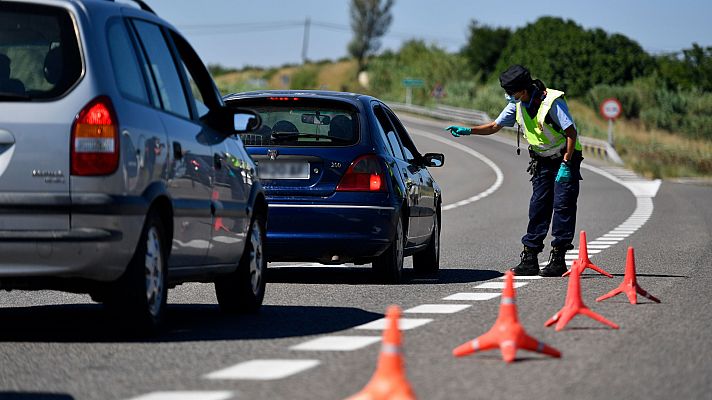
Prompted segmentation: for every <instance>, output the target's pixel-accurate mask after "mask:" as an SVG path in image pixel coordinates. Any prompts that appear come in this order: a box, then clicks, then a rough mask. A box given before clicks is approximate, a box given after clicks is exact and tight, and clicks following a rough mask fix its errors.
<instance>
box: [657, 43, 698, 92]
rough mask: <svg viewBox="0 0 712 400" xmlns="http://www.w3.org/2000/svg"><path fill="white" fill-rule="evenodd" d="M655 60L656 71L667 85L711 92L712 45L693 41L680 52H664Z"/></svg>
mask: <svg viewBox="0 0 712 400" xmlns="http://www.w3.org/2000/svg"><path fill="white" fill-rule="evenodd" d="M656 61H657V66H658V69H657V73H658V75H659V77H660V78H661V80H662V81H663V82H664V83H666V84H667V85H668V86H669V87H671V88H679V89H688V90H689V89H698V90H702V91H705V92H712V47H701V46H699V45H698V44H697V43H693V44H692V48H690V49H684V50H682V54H679V53H673V54H665V55H662V56H658V57H657V59H656Z"/></svg>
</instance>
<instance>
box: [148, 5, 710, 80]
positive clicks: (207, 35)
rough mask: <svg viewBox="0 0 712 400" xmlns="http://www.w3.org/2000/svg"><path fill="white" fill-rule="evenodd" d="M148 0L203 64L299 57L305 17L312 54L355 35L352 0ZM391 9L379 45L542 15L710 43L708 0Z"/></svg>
mask: <svg viewBox="0 0 712 400" xmlns="http://www.w3.org/2000/svg"><path fill="white" fill-rule="evenodd" d="M146 1H147V3H148V4H149V5H150V6H151V7H152V8H153V9H154V10H155V11H156V13H157V14H158V15H160V16H161V17H163V18H165V19H167V20H168V21H170V22H172V23H173V24H174V25H176V26H177V27H178V29H179V30H180V31H181V32H182V33H183V34H184V35H185V36H186V37H187V38H188V40H189V41H190V42H191V43H192V44H193V47H195V49H196V51H197V52H198V53H199V55H200V56H201V57H202V58H203V60H204V61H205V62H206V63H210V64H222V65H224V66H227V67H237V68H239V67H243V66H245V65H254V66H262V67H270V66H280V65H282V64H285V63H300V62H301V60H302V47H303V32H304V21H305V20H306V18H310V19H311V22H312V25H311V29H310V35H309V41H308V47H307V57H308V58H309V59H311V60H321V59H338V58H340V57H343V56H346V54H347V51H346V46H347V44H348V42H349V41H350V40H351V37H352V33H351V29H350V17H349V5H350V3H351V2H350V1H349V0H299V1H294V0H292V1H289V0H259V1H246V0H199V1H197V0H146ZM392 13H393V23H392V24H391V27H390V29H389V31H388V33H387V34H386V36H385V37H384V38H383V40H382V43H383V45H382V49H386V48H390V49H398V48H399V47H400V45H401V43H402V42H403V41H405V40H407V39H412V38H418V39H423V40H425V41H426V42H428V43H434V44H437V45H438V46H440V47H443V48H445V49H447V50H450V51H457V50H459V49H460V48H461V47H462V46H463V45H464V44H465V41H466V38H467V31H468V26H469V24H470V21H472V20H473V19H476V20H477V21H479V22H481V23H483V24H486V25H490V26H493V27H508V28H511V29H513V30H514V29H516V28H518V27H522V26H524V25H526V24H527V23H530V22H533V21H535V20H536V19H537V18H538V17H540V16H544V15H551V16H558V17H562V18H565V19H571V20H573V21H575V22H576V23H577V24H579V25H580V26H582V27H584V28H586V29H592V28H601V29H603V30H605V31H606V32H608V33H621V34H623V35H626V36H628V37H629V38H631V39H633V40H635V41H636V42H638V43H639V44H640V45H641V46H642V47H643V48H644V49H645V50H647V51H648V52H651V53H661V52H671V51H679V50H682V49H684V48H689V47H692V43H693V42H694V43H698V44H699V45H701V46H712V23H710V22H709V21H710V20H712V1H708V0H674V1H673V0H647V1H643V0H595V1H594V0H588V1H578V0H566V1H564V0H538V1H531V0H528V1H523V0H507V1H498V0H488V1H482V0H459V1H458V0H396V2H395V6H394V7H393V11H392Z"/></svg>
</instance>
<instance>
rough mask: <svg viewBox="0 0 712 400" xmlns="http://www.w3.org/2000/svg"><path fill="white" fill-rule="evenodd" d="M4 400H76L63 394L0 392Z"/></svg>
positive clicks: (0, 397)
mask: <svg viewBox="0 0 712 400" xmlns="http://www.w3.org/2000/svg"><path fill="white" fill-rule="evenodd" d="M0 399H2V400H74V397H72V396H70V395H68V394H61V393H41V392H0Z"/></svg>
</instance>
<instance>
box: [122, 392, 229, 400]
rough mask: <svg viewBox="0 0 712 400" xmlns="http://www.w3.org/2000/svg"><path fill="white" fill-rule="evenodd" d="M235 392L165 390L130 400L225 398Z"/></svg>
mask: <svg viewBox="0 0 712 400" xmlns="http://www.w3.org/2000/svg"><path fill="white" fill-rule="evenodd" d="M236 394H237V393H235V392H229V391H225V390H215V391H165V392H151V393H147V394H144V395H141V396H138V397H132V398H131V399H130V400H227V399H232V398H234V397H235V395H236Z"/></svg>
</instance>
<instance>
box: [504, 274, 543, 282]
mask: <svg viewBox="0 0 712 400" xmlns="http://www.w3.org/2000/svg"><path fill="white" fill-rule="evenodd" d="M504 278H506V276H500V277H499V279H504ZM514 279H515V280H517V279H521V280H527V281H531V280H537V279H544V278H542V277H541V276H539V275H533V276H527V275H514Z"/></svg>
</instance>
